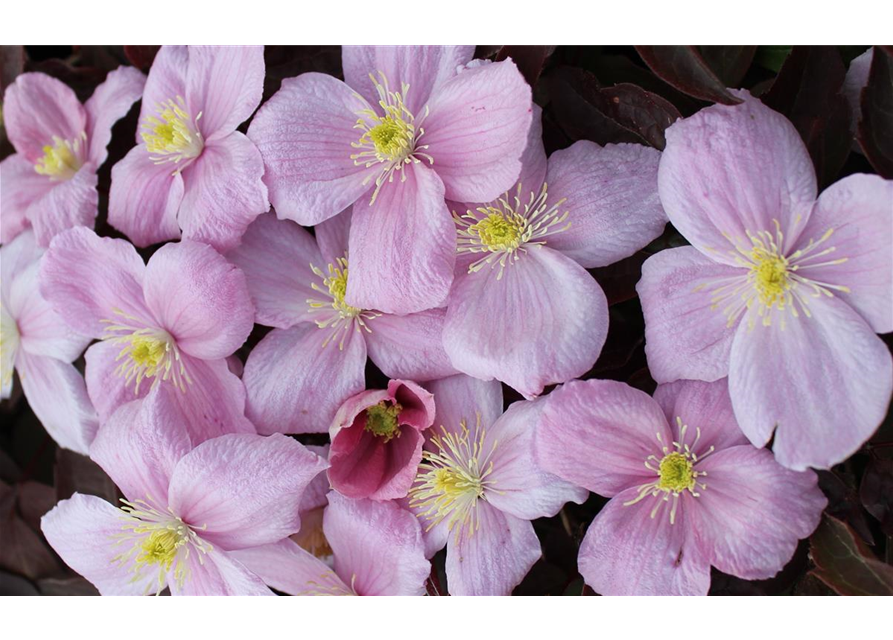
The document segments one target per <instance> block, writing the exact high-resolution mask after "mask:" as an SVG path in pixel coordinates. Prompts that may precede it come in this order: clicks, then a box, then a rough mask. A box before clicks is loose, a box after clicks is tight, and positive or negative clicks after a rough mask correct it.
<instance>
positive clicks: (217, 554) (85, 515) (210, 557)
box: [41, 388, 326, 595]
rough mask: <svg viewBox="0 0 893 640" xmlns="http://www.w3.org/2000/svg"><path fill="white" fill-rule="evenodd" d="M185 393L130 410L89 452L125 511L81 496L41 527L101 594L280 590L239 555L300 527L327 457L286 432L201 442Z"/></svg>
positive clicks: (116, 417) (117, 416)
mask: <svg viewBox="0 0 893 640" xmlns="http://www.w3.org/2000/svg"><path fill="white" fill-rule="evenodd" d="M176 393H177V392H176V391H175V390H173V389H169V388H164V389H162V391H161V392H160V393H155V394H152V395H151V396H150V397H149V398H147V399H146V400H145V401H142V402H137V401H134V402H130V403H128V404H126V405H124V406H122V407H121V408H120V409H118V410H117V411H116V412H115V413H114V414H113V415H112V417H111V418H110V419H109V420H108V421H107V422H106V423H105V424H103V426H102V428H101V429H100V431H99V434H98V435H97V437H96V440H95V441H94V443H93V446H92V447H91V450H90V455H91V457H92V458H93V459H94V460H95V461H96V462H97V463H98V464H99V465H100V466H101V467H102V468H103V470H105V472H106V473H108V474H109V476H110V477H111V478H112V480H113V481H114V482H115V484H116V485H118V488H120V489H121V491H122V492H123V494H124V495H125V496H126V500H122V502H123V505H124V506H122V507H121V508H120V509H118V508H115V507H114V506H112V505H111V504H109V503H108V502H106V501H105V500H102V499H101V498H97V497H95V496H88V495H82V494H79V493H75V494H74V496H72V498H71V499H69V500H63V501H62V502H60V503H59V504H58V505H57V506H56V507H55V508H54V509H53V510H52V511H50V512H49V513H47V514H46V515H45V516H43V518H42V519H41V530H42V531H43V533H44V535H45V536H46V539H47V541H49V543H50V545H51V546H52V547H53V549H55V550H56V552H57V553H58V554H59V555H60V556H61V557H62V559H63V560H64V561H65V562H66V564H68V566H70V567H71V568H72V569H74V570H75V571H77V572H78V573H80V574H81V575H82V576H84V577H85V578H87V580H89V581H90V582H92V583H93V584H94V585H95V586H96V588H97V589H99V592H100V593H101V594H103V595H142V594H147V593H157V592H160V591H161V590H163V589H164V588H165V586H168V587H170V589H171V593H172V594H173V595H272V593H271V592H270V591H269V589H267V588H266V586H264V583H263V582H262V581H261V579H260V578H258V577H257V576H255V575H254V574H253V573H252V572H250V571H249V570H248V569H246V568H245V566H244V565H243V564H242V563H240V562H239V561H238V559H236V558H235V557H234V555H233V553H232V552H233V551H235V550H238V549H246V548H250V547H256V546H261V545H266V544H271V543H274V542H277V541H279V540H282V539H284V538H285V537H286V536H288V535H291V534H292V533H295V532H296V531H297V530H298V529H299V528H300V524H301V523H300V517H299V515H298V513H299V507H300V505H301V502H302V498H303V495H304V491H305V489H306V487H307V485H308V484H309V483H310V482H311V480H312V479H313V478H314V477H315V476H316V475H317V474H318V473H319V472H320V471H322V470H323V469H325V467H326V463H325V461H324V460H323V459H322V458H320V457H319V456H317V455H315V454H313V453H311V452H310V451H308V450H307V449H306V448H305V447H304V446H302V445H301V444H300V443H298V442H297V441H295V440H293V439H291V438H286V437H285V436H281V435H274V436H270V437H262V436H259V435H256V434H246V433H233V434H227V435H223V436H220V437H218V438H213V439H211V440H207V441H205V442H203V443H201V444H199V445H198V446H195V447H194V448H193V443H194V440H193V438H192V436H191V435H190V434H189V432H188V430H187V429H186V428H185V427H184V422H186V421H187V420H188V416H185V415H184V414H183V413H182V411H181V408H180V405H179V403H178V402H176V401H173V400H172V397H173V396H174V395H175V394H176Z"/></svg>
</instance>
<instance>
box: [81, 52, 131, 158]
mask: <svg viewBox="0 0 893 640" xmlns="http://www.w3.org/2000/svg"><path fill="white" fill-rule="evenodd" d="M145 85H146V76H144V75H143V74H142V73H141V72H140V71H139V70H138V69H134V68H133V67H118V68H117V69H115V70H114V71H112V72H111V73H109V74H108V75H107V76H106V78H105V82H103V83H102V84H101V85H99V86H98V87H96V91H94V92H93V95H92V96H90V99H89V100H87V102H86V103H85V104H84V109H85V110H86V112H87V141H88V144H89V145H90V146H89V149H88V152H87V158H88V159H89V161H90V162H92V163H93V164H94V165H95V166H96V167H101V166H102V163H103V162H105V159H106V157H107V155H108V154H107V152H106V147H107V146H108V144H109V142H110V141H111V139H112V127H113V126H114V125H115V123H116V122H117V121H118V120H120V119H121V118H123V117H124V116H126V115H127V112H128V111H130V108H131V107H132V106H133V103H134V102H136V101H137V100H139V99H140V98H141V97H142V95H143V87H145Z"/></svg>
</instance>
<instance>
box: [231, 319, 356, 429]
mask: <svg viewBox="0 0 893 640" xmlns="http://www.w3.org/2000/svg"><path fill="white" fill-rule="evenodd" d="M330 333H331V331H330V330H324V329H319V328H318V327H316V326H314V325H312V324H308V323H301V324H299V325H296V326H294V327H292V328H290V329H273V331H271V332H270V333H268V334H267V335H266V336H265V337H264V339H263V340H261V341H260V342H259V343H258V345H257V346H256V347H254V349H253V350H252V351H251V354H250V355H249V356H248V361H247V362H246V363H245V372H244V374H243V375H242V379H243V380H244V382H245V388H246V390H247V392H248V403H247V416H248V418H249V419H250V420H251V422H253V423H254V425H255V426H256V427H257V430H258V433H263V434H270V433H324V432H326V431H328V429H329V425H331V423H332V420H333V419H334V417H335V412H337V411H338V407H339V406H341V403H342V402H344V401H345V400H346V399H347V398H349V397H350V396H352V395H354V394H356V393H359V392H360V391H362V390H363V388H364V386H365V370H366V344H365V342H364V341H363V336H362V335H360V334H359V333H357V332H356V331H354V330H351V331H350V332H349V334H348V335H347V336H346V338H345V340H344V348H343V349H339V348H338V344H339V343H338V340H337V339H335V340H333V341H331V342H330V343H329V344H327V345H326V346H325V347H323V346H322V344H323V342H324V341H325V339H326V338H327V337H328V336H329V334H330Z"/></svg>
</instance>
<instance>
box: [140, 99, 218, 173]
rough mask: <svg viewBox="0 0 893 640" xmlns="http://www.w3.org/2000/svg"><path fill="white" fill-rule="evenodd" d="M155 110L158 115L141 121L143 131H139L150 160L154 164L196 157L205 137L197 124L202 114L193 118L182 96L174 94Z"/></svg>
mask: <svg viewBox="0 0 893 640" xmlns="http://www.w3.org/2000/svg"><path fill="white" fill-rule="evenodd" d="M157 112H158V115H159V116H160V118H156V117H155V116H148V117H146V118H145V119H144V121H143V125H142V126H143V129H145V131H142V132H140V136H142V138H143V141H144V142H145V143H146V150H147V151H148V152H149V153H150V154H153V157H152V160H154V161H155V163H156V164H162V163H165V162H173V163H174V164H177V163H179V162H180V161H181V160H191V159H193V158H196V157H198V155H199V154H200V153H201V152H202V149H203V148H204V140H203V139H202V134H201V132H199V130H198V126H197V123H198V120H199V118H201V115H202V114H198V116H196V118H195V120H193V119H192V118H191V117H190V115H189V113H188V112H187V111H186V102H185V101H184V100H183V98H182V97H181V96H177V101H176V102H174V101H173V100H168V101H167V102H165V103H162V104H159V105H158V107H157ZM181 168H182V167H181Z"/></svg>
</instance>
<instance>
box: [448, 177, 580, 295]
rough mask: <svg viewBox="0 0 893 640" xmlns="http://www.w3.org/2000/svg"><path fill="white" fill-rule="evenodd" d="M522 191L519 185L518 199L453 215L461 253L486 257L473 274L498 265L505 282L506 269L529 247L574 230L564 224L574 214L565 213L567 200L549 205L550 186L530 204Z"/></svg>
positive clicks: (474, 265) (506, 198) (532, 197)
mask: <svg viewBox="0 0 893 640" xmlns="http://www.w3.org/2000/svg"><path fill="white" fill-rule="evenodd" d="M522 188H523V187H522V185H521V183H518V186H517V188H516V190H515V194H514V196H511V197H509V194H508V193H506V194H505V195H504V196H503V197H502V198H500V199H499V200H496V201H494V202H492V203H490V204H488V205H484V206H482V207H478V208H477V209H475V210H474V211H471V210H468V211H466V213H465V214H464V215H462V216H460V215H458V214H457V213H456V212H455V211H454V212H453V221H454V222H455V223H456V233H457V251H458V253H459V254H460V255H461V254H463V253H484V254H486V255H485V256H484V257H483V258H481V259H480V260H477V261H475V262H473V263H472V264H471V265H469V267H468V272H469V273H473V272H475V271H479V270H481V269H483V268H484V267H485V266H486V265H490V268H494V267H496V266H498V267H499V274H498V275H497V276H496V279H497V280H501V279H502V275H503V271H504V269H505V267H506V266H508V265H511V264H513V263H514V262H516V261H517V260H518V259H519V258H520V257H521V255H522V254H524V253H526V252H527V247H530V246H538V245H544V244H546V240H544V238H546V237H547V236H551V235H554V234H556V233H561V232H562V231H566V230H567V229H568V228H570V226H571V225H570V223H569V222H568V223H567V224H564V223H565V221H566V220H567V217H568V215H569V214H570V212H568V211H565V212H564V213H562V212H561V209H560V207H561V205H562V204H564V199H561V200H559V201H558V202H556V203H555V204H552V205H550V204H548V198H549V191H548V185H546V184H544V185H543V186H542V188H541V189H540V191H539V193H534V192H530V196H529V198H528V199H527V200H526V202H525V201H524V200H523V199H522Z"/></svg>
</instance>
